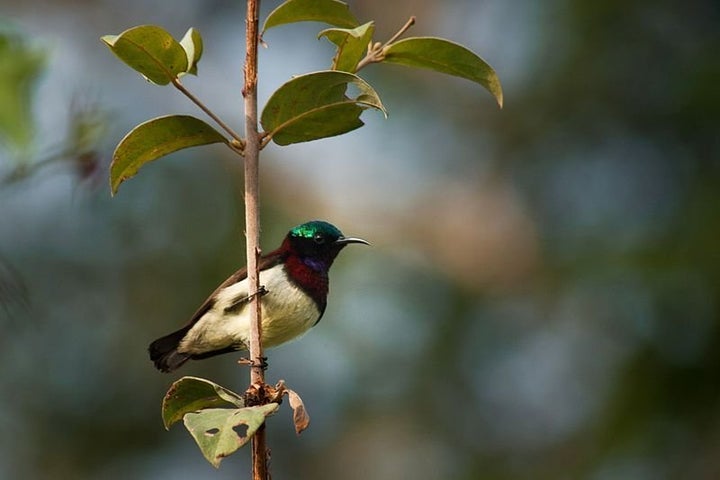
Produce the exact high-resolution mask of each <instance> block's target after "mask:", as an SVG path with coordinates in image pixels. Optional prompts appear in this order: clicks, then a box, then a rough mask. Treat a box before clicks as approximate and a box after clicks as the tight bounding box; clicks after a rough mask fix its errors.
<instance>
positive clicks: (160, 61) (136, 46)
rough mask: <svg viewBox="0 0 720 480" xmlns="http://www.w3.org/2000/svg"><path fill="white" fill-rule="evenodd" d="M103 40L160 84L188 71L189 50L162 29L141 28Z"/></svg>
mask: <svg viewBox="0 0 720 480" xmlns="http://www.w3.org/2000/svg"><path fill="white" fill-rule="evenodd" d="M101 40H102V41H103V42H105V43H106V44H107V46H108V47H110V50H111V51H112V52H113V53H114V54H115V55H117V56H118V57H119V58H120V60H122V61H123V62H125V63H127V64H128V65H130V67H132V68H133V69H135V70H137V71H138V72H140V73H141V74H142V75H143V76H144V77H145V78H147V79H148V80H150V81H151V82H153V83H156V84H158V85H167V84H168V83H170V82H172V81H173V80H174V79H176V78H177V76H178V75H179V74H180V73H183V72H186V71H187V70H188V56H187V54H186V53H185V50H184V49H183V47H182V46H181V45H180V44H179V43H178V42H177V41H176V40H175V39H174V38H173V37H172V35H170V34H169V33H168V32H166V31H165V30H164V29H162V28H160V27H156V26H154V25H141V26H139V27H133V28H131V29H129V30H125V31H124V32H122V33H121V34H120V35H105V36H104V37H102V38H101Z"/></svg>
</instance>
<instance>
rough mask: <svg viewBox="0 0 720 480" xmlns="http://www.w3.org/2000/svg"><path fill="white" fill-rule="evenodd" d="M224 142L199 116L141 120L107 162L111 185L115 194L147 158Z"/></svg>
mask: <svg viewBox="0 0 720 480" xmlns="http://www.w3.org/2000/svg"><path fill="white" fill-rule="evenodd" d="M221 142H225V143H227V139H226V138H225V137H223V136H222V134H220V133H219V132H218V131H217V130H215V129H214V128H212V127H211V126H210V125H208V124H207V123H205V122H203V121H202V120H200V119H198V118H195V117H191V116H188V115H169V116H166V117H158V118H155V119H153V120H149V121H147V122H145V123H142V124H140V125H138V126H137V127H135V128H134V129H132V130H131V131H130V133H128V134H127V135H125V138H123V139H122V140H121V141H120V143H119V144H118V146H117V148H115V153H113V159H112V162H111V163H110V189H111V191H112V194H113V195H114V194H115V193H116V192H117V189H118V187H119V186H120V184H121V183H122V182H124V181H125V180H127V179H128V178H130V177H132V176H133V175H135V174H136V173H137V171H138V170H139V169H140V167H142V166H143V165H145V164H146V163H148V162H151V161H153V160H157V159H158V158H160V157H162V156H164V155H167V154H169V153H172V152H176V151H178V150H182V149H183V148H190V147H196V146H198V145H207V144H210V143H221Z"/></svg>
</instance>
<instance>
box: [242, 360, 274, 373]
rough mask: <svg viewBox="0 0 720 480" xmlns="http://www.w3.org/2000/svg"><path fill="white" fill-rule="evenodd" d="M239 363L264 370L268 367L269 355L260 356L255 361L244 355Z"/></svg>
mask: <svg viewBox="0 0 720 480" xmlns="http://www.w3.org/2000/svg"><path fill="white" fill-rule="evenodd" d="M238 363H239V364H241V365H248V366H249V367H250V368H262V370H263V372H264V371H265V370H267V369H268V362H267V357H258V358H257V359H256V360H254V361H253V360H250V359H249V358H245V357H243V358H241V359H240V360H238Z"/></svg>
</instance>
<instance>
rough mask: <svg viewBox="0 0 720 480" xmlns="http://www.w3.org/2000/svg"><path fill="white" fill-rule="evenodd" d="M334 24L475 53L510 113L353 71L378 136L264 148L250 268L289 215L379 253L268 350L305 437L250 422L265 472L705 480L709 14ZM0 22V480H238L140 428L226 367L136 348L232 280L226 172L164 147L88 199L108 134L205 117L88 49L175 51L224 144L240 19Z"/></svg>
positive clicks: (367, 4)
mask: <svg viewBox="0 0 720 480" xmlns="http://www.w3.org/2000/svg"><path fill="white" fill-rule="evenodd" d="M277 4H278V2H274V1H273V2H270V1H266V2H264V5H263V10H264V12H265V13H267V12H268V11H269V9H271V8H274V7H275V6H276V5H277ZM350 4H351V7H352V9H353V11H354V12H355V13H356V15H357V16H358V17H359V18H360V19H361V20H362V21H366V20H369V19H375V20H376V23H377V32H378V34H377V38H378V39H386V38H388V37H389V36H390V35H391V34H392V33H394V32H395V31H396V30H397V28H398V27H399V26H400V25H402V23H404V22H405V20H406V19H407V18H408V17H409V16H410V15H417V17H418V23H417V25H416V26H415V27H414V28H413V29H412V31H411V35H434V36H441V37H446V38H450V39H452V40H455V41H457V42H459V43H462V44H464V45H467V46H468V47H470V48H471V49H473V50H474V51H476V52H478V53H479V54H480V55H481V56H483V57H484V58H485V59H486V60H487V61H488V62H490V63H491V64H492V65H493V66H494V67H495V69H496V70H497V72H498V74H499V76H500V78H501V80H502V82H503V86H504V90H505V99H506V100H505V108H504V109H503V110H502V111H500V110H498V109H497V108H496V106H495V105H494V103H493V100H492V98H491V96H490V95H489V94H488V93H487V92H485V91H483V90H482V89H480V88H479V87H478V86H477V85H474V84H471V83H470V82H467V81H462V80H459V79H454V78H450V77H446V76H442V75H440V74H435V73H431V72H427V73H426V72H417V71H414V70H410V69H405V68H403V67H393V66H387V67H382V66H377V65H375V66H371V67H369V68H368V69H367V71H366V72H365V76H366V78H367V79H368V80H369V81H370V83H371V84H373V85H374V86H375V88H376V89H377V90H378V92H379V93H380V95H381V97H382V98H383V101H384V103H385V105H386V106H387V107H388V109H389V112H390V118H389V119H388V120H383V118H382V116H381V115H379V114H377V113H375V112H367V113H366V114H365V115H364V120H365V121H366V123H367V125H366V127H364V128H362V129H360V130H357V131H355V132H353V133H351V134H349V135H346V136H343V137H338V138H333V139H328V140H322V141H318V142H314V143H309V144H304V145H296V146H290V147H288V148H277V147H274V146H272V147H270V148H268V149H267V150H266V151H265V152H264V156H263V158H262V166H261V176H262V186H261V191H262V197H263V198H262V213H261V217H262V225H263V237H262V238H263V240H262V243H263V246H264V249H265V250H266V251H268V250H269V249H271V248H274V247H275V246H276V245H277V244H279V242H280V241H281V239H282V237H283V235H284V234H285V232H286V231H287V230H288V229H289V228H290V227H292V226H294V225H296V224H299V223H301V222H303V221H306V220H309V219H314V218H321V219H326V220H329V221H331V222H333V223H335V224H336V225H338V226H339V227H340V228H341V229H342V230H343V232H345V233H346V234H348V235H354V236H360V237H363V238H366V239H368V240H370V241H371V242H372V243H373V247H372V248H354V249H348V251H346V252H345V253H344V254H343V255H342V256H341V257H340V259H339V260H338V262H337V263H336V265H335V267H334V269H333V272H332V275H331V276H332V293H331V297H330V302H329V307H328V310H327V312H326V314H325V317H324V318H323V320H322V321H321V322H320V324H319V325H318V326H317V327H316V328H315V329H313V331H312V332H310V333H309V334H308V335H307V336H305V337H304V338H303V339H302V340H300V341H297V342H294V343H291V344H289V345H286V346H284V347H282V348H279V349H274V350H270V351H269V352H268V354H269V357H270V359H269V362H270V370H269V373H268V379H269V381H272V382H274V381H276V380H278V379H280V378H282V379H285V380H286V381H287V383H288V384H289V385H290V386H291V388H293V389H295V390H297V391H298V392H299V393H300V394H301V396H302V397H303V399H304V400H305V403H306V405H307V407H308V409H309V413H310V415H311V417H312V423H311V426H310V429H309V430H307V431H306V432H305V433H304V434H303V435H302V437H300V438H297V437H296V436H295V433H294V431H293V427H292V424H291V421H290V411H289V409H288V408H287V407H286V406H285V407H283V410H282V411H281V412H280V413H279V414H278V415H277V416H276V417H274V418H272V419H271V421H270V424H269V438H270V445H271V448H272V469H273V473H274V478H277V479H288V478H317V479H340V478H342V479H368V478H388V479H395V478H416V479H558V478H568V479H570V478H572V479H574V478H583V479H585V478H587V479H595V480H605V479H640V480H642V479H653V480H655V479H690V478H692V479H714V478H720V316H719V315H718V313H719V311H720V305H719V304H718V302H719V301H720V297H719V290H720V247H719V246H718V238H719V236H720V155H719V154H720V131H719V127H720V121H719V120H720V57H719V56H718V51H719V50H720V28H718V25H720V4H718V2H716V1H714V0H700V1H697V2H692V7H690V5H689V4H687V3H682V2H672V1H667V0H661V1H655V2H649V1H640V0H637V1H631V2H619V1H614V0H611V1H606V2H588V1H581V0H548V1H545V2H533V1H530V0H516V1H513V2H506V1H502V0H483V1H477V0H465V1H462V0H453V1H444V2H441V1H424V0H416V1H410V0H401V1H395V2H381V1H377V0H366V1H350ZM0 7H1V10H0V14H1V15H2V20H1V22H0V27H1V31H2V32H3V33H2V41H1V42H0V130H1V132H0V142H2V144H1V145H2V150H0V365H1V366H0V393H1V394H0V478H7V479H25V478H27V479H35V478H37V479H44V478H53V479H58V478H63V479H64V478H68V479H84V478H104V479H127V478H133V479H156V478H158V479H159V478H176V479H185V478H187V479H189V478H219V479H230V478H233V479H234V478H247V477H248V476H249V473H248V472H249V466H248V453H247V452H241V453H239V454H237V455H235V456H233V457H231V458H229V459H226V460H225V462H224V463H223V464H222V466H221V468H220V470H219V471H215V470H214V469H213V468H212V467H211V466H210V465H209V464H208V463H207V462H206V461H205V460H204V459H203V458H202V456H201V454H200V452H199V451H198V450H197V448H196V446H195V444H194V442H193V441H192V439H191V438H190V436H189V435H188V433H187V432H186V431H185V430H184V429H183V428H182V427H181V426H178V427H175V428H173V429H172V430H171V431H170V432H169V433H168V432H165V430H164V429H163V427H162V422H161V419H160V400H161V398H162V396H163V394H164V392H165V390H166V389H167V387H168V386H169V384H170V383H171V382H172V381H173V380H174V379H176V378H178V377H179V376H180V375H183V374H185V375H200V376H206V377H209V378H211V379H213V380H215V381H218V382H219V383H222V384H224V385H226V386H228V387H231V388H233V389H235V390H238V391H242V389H244V388H245V385H246V383H247V375H246V373H245V372H244V371H242V370H241V369H239V368H238V367H237V366H236V365H235V363H234V358H233V357H232V356H225V357H220V358H216V359H212V360H206V361H204V362H194V363H193V364H189V365H187V366H186V367H184V368H183V370H181V371H180V372H179V373H178V374H173V375H162V374H160V373H158V372H156V371H155V370H154V369H153V368H152V365H151V363H150V362H149V360H148V358H147V354H146V347H147V344H148V343H149V342H150V341H151V340H153V339H154V338H156V337H158V336H160V335H162V334H164V333H167V332H168V331H170V330H172V329H175V328H176V327H178V326H179V325H181V324H182V323H183V322H185V321H186V319H187V318H188V317H189V315H190V314H191V313H192V312H193V311H194V309H195V308H196V307H197V306H198V305H199V304H200V303H201V302H202V301H203V300H204V299H205V297H206V295H207V294H208V293H209V292H210V291H212V289H213V288H214V287H215V286H216V285H217V284H218V283H219V282H220V281H222V280H223V279H224V278H225V277H226V276H227V275H228V274H229V273H231V272H232V271H233V270H234V269H235V268H236V267H238V266H240V265H241V264H243V262H244V258H243V253H244V243H243V219H242V211H243V206H242V203H241V202H242V192H241V190H240V185H241V181H240V180H241V179H240V175H241V172H242V169H241V165H240V164H239V162H238V160H237V159H235V158H234V157H232V156H230V155H228V153H227V152H225V151H224V150H223V149H222V148H219V147H209V148H202V149H194V150H189V151H186V152H184V153H182V154H177V155H174V156H172V157H169V158H166V159H163V160H161V161H159V162H157V163H155V164H152V165H150V166H148V167H147V168H146V169H144V170H143V171H142V172H141V174H140V175H139V176H138V177H136V178H134V179H132V180H131V181H129V182H127V183H126V184H124V185H123V186H122V187H121V189H120V192H119V194H118V195H117V196H116V197H115V198H114V199H110V197H109V189H108V187H107V166H108V163H109V158H110V156H111V154H112V149H113V147H114V145H115V144H116V143H117V142H118V141H119V140H120V138H122V136H123V135H124V133H125V132H127V131H128V130H129V129H130V128H131V127H132V126H133V125H135V124H137V123H140V122H142V121H144V120H146V119H148V118H151V117H154V116H160V115H164V114H168V113H191V114H197V115H200V114H199V113H198V112H196V110H195V109H194V108H193V107H192V105H191V104H190V103H189V102H188V101H187V100H186V99H185V98H184V97H182V96H181V95H180V94H179V93H177V92H176V91H174V90H173V89H171V88H161V87H157V86H154V85H150V84H148V83H146V82H145V81H143V80H142V79H141V78H139V77H138V75H137V74H135V73H134V72H133V71H131V70H129V69H128V68H126V67H125V66H124V65H123V64H122V63H120V62H119V61H118V60H116V59H115V58H114V57H113V56H112V55H111V54H110V52H109V51H108V50H107V48H106V47H105V46H103V45H102V44H101V43H100V41H99V37H100V36H101V35H104V34H116V33H119V32H121V31H122V30H125V29H126V28H128V27H130V26H134V25H138V24H145V23H155V24H160V25H162V26H164V27H165V28H166V29H168V30H169V31H170V32H172V33H173V34H174V35H175V36H176V37H180V36H181V35H182V34H183V33H184V32H185V30H186V29H187V28H188V27H189V26H195V27H197V28H198V29H199V30H200V31H201V32H202V34H203V36H204V39H205V47H206V52H205V56H204V58H203V60H202V61H201V63H200V66H199V74H200V75H199V78H188V79H187V80H186V85H187V86H188V87H189V88H190V89H192V90H193V91H194V92H195V93H196V94H197V95H198V96H199V97H201V98H203V99H204V100H205V101H206V103H207V104H209V105H210V106H211V108H214V109H216V110H217V111H218V112H219V113H220V114H221V115H222V116H223V117H226V118H227V119H229V121H231V122H233V123H234V124H235V125H240V122H241V119H242V110H241V103H240V89H241V82H242V62H243V59H244V57H243V45H244V38H243V32H244V2H241V1H236V2H229V1H225V0H214V1H200V0H180V1H173V2H142V1H139V0H129V1H127V2H111V1H107V0H105V1H96V2H92V1H88V0H85V1H82V0H81V1H76V2H62V1H48V0H40V1H33V2H11V1H9V0H1V1H0ZM321 28H322V27H321V26H320V25H317V24H299V25H294V26H288V27H282V28H278V29H274V30H271V31H270V32H268V33H267V35H266V37H265V40H266V42H267V43H268V48H267V49H262V50H261V65H260V69H261V70H260V75H261V76H260V84H261V86H260V97H261V102H264V101H265V100H266V99H267V98H268V97H269V95H270V94H271V93H272V91H274V89H275V88H277V87H278V86H279V85H281V84H282V83H284V82H285V81H286V80H287V79H288V78H290V76H291V75H295V74H300V73H304V72H308V71H312V70H320V69H324V68H326V67H327V66H328V65H329V62H330V58H331V56H332V49H331V47H330V45H329V43H328V42H326V41H325V40H321V41H317V40H316V39H315V35H316V33H317V32H318V31H319V30H320V29H321Z"/></svg>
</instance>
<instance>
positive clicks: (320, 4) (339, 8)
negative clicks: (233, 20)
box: [260, 0, 359, 35]
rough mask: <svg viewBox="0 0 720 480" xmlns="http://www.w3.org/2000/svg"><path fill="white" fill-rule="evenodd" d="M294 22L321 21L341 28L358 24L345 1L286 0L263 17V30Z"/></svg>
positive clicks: (263, 31)
mask: <svg viewBox="0 0 720 480" xmlns="http://www.w3.org/2000/svg"><path fill="white" fill-rule="evenodd" d="M294 22H322V23H327V24H328V25H334V26H336V27H343V28H355V27H357V26H358V25H359V23H358V21H357V19H356V18H355V16H354V15H353V14H352V13H350V8H349V7H348V4H347V3H345V2H339V1H337V0H287V1H285V2H283V3H282V4H280V6H279V7H277V8H276V9H275V10H273V11H272V12H270V15H268V17H267V18H266V19H265V24H263V27H262V33H261V34H260V35H262V34H263V33H265V30H267V29H269V28H272V27H277V26H278V25H284V24H286V23H294Z"/></svg>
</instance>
